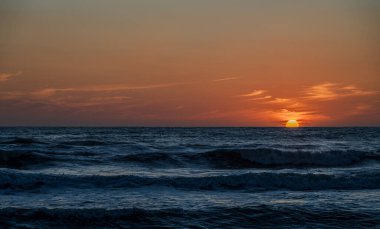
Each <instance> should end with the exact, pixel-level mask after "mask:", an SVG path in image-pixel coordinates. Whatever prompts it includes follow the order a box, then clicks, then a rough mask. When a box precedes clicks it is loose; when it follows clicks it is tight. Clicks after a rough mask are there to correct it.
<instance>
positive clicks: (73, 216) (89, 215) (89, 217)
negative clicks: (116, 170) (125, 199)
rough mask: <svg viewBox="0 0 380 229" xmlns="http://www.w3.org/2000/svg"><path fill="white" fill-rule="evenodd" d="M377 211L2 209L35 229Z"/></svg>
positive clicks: (276, 221)
mask: <svg viewBox="0 0 380 229" xmlns="http://www.w3.org/2000/svg"><path fill="white" fill-rule="evenodd" d="M377 213H378V212H374V211H368V210H367V211H352V210H351V211H350V210H345V209H339V208H328V209H323V210H322V209H318V210H315V209H309V208H307V207H289V206H285V207H278V206H277V207H273V206H269V205H258V206H247V207H240V208H238V207H234V208H228V207H225V208H221V207H214V208H209V209H199V210H184V209H181V208H171V209H160V210H147V209H139V208H130V209H115V210H107V209H101V208H100V209H47V208H36V209H24V208H3V209H0V223H1V224H2V225H4V226H7V227H17V226H19V225H20V224H21V225H23V226H25V224H27V225H28V226H30V227H32V228H41V227H43V228H45V227H54V228H67V227H68V226H70V227H86V228H87V227H89V226H91V228H103V227H107V228H120V227H122V228H135V227H136V226H137V227H138V228H162V227H164V228H194V227H196V228H203V227H205V228H237V227H238V228H256V227H266V228H268V227H269V228H273V227H278V226H281V228H294V227H304V226H305V222H307V223H308V225H309V226H311V225H314V226H315V228H325V227H330V228H331V227H333V228H350V227H352V225H355V226H356V227H358V228H362V227H367V228H368V227H375V226H377V225H378V224H379V223H380V219H379V216H378V214H377ZM195 219H196V220H195ZM269 219H270V220H269Z"/></svg>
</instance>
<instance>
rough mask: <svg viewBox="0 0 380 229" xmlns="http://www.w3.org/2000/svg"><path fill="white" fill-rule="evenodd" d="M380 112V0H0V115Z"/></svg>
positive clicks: (174, 120) (340, 121)
mask: <svg viewBox="0 0 380 229" xmlns="http://www.w3.org/2000/svg"><path fill="white" fill-rule="evenodd" d="M290 119H296V120H298V122H299V123H300V125H301V126H380V1H377V0H318V1H305V0H281V1H280V0H191V1H185V0H160V1H157V0H130V1H122V0H107V1H105V0H80V1H78V0H65V1H59V0H0V126H284V124H285V123H286V121H287V120H290Z"/></svg>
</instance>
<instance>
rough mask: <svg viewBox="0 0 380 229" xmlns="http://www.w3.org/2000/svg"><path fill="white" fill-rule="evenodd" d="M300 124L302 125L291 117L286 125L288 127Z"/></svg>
mask: <svg viewBox="0 0 380 229" xmlns="http://www.w3.org/2000/svg"><path fill="white" fill-rule="evenodd" d="M299 126H300V125H299V123H298V122H297V120H295V119H291V120H289V121H288V122H287V123H286V127H288V128H296V127H299Z"/></svg>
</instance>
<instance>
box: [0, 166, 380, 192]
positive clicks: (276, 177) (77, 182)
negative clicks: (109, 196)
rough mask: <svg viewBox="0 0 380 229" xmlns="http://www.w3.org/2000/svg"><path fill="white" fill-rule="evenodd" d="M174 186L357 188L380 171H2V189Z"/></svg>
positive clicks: (368, 185) (379, 182) (379, 183)
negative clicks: (149, 174) (192, 173)
mask: <svg viewBox="0 0 380 229" xmlns="http://www.w3.org/2000/svg"><path fill="white" fill-rule="evenodd" d="M146 186H151V187H155V186H159V187H172V188H177V189H186V190H234V189H238V190H239V189H241V190H252V191H257V190H259V191H260V190H325V189H338V190H355V189H378V188H380V172H379V171H376V170H375V171H367V172H355V173H345V174H335V175H331V174H318V173H293V172H292V173H290V172H288V173H275V172H263V173H245V174H240V175H224V176H204V177H166V176H162V177H143V176H134V175H119V176H95V175H94V176H73V175H45V174H34V173H19V172H6V171H3V172H0V189H12V190H15V191H24V190H34V189H40V188H65V187H71V188H81V189H82V188H139V187H146Z"/></svg>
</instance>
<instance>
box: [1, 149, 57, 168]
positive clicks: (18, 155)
mask: <svg viewBox="0 0 380 229" xmlns="http://www.w3.org/2000/svg"><path fill="white" fill-rule="evenodd" d="M53 160H54V159H53V158H52V157H49V156H48V155H46V154H41V153H37V152H30V151H4V150H0V167H6V168H14V169H25V168H28V167H31V166H36V165H42V164H46V163H48V162H52V161H53Z"/></svg>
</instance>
